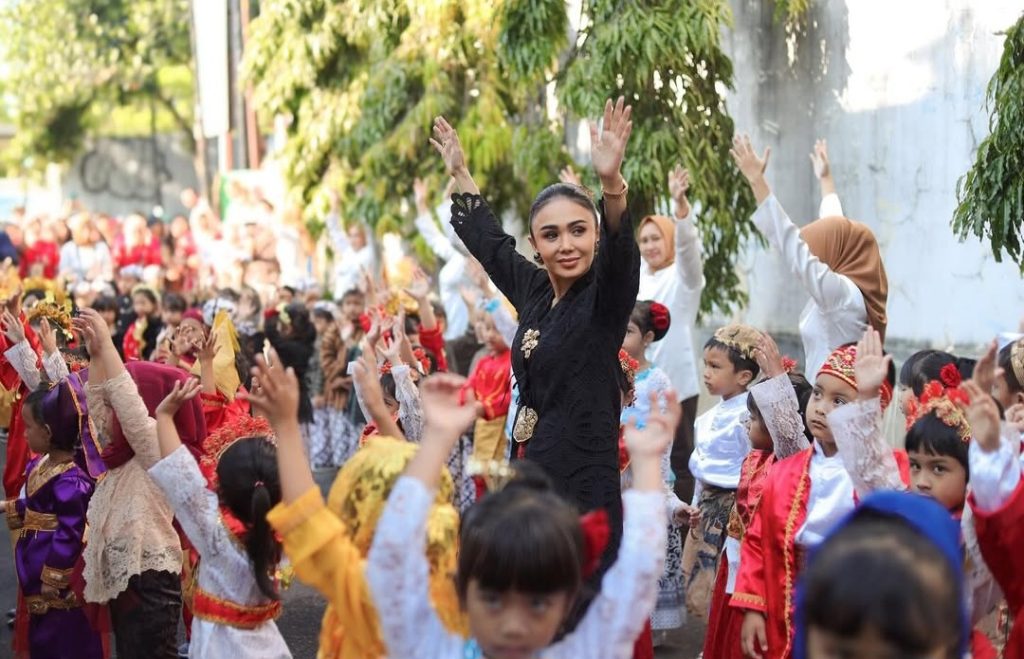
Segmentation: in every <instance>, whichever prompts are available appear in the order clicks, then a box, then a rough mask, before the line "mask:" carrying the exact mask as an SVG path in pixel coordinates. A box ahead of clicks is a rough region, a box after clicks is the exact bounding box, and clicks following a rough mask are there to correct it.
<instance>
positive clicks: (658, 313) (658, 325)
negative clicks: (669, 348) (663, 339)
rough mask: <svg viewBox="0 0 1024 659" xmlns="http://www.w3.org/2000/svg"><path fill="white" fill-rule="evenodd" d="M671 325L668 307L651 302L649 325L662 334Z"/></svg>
mask: <svg viewBox="0 0 1024 659" xmlns="http://www.w3.org/2000/svg"><path fill="white" fill-rule="evenodd" d="M671 323H672V319H671V316H670V314H669V311H668V307H666V306H665V305H664V304H662V303H660V302H651V325H652V326H653V327H654V329H656V330H658V331H659V332H664V331H665V330H667V329H668V327H669V325H670V324H671Z"/></svg>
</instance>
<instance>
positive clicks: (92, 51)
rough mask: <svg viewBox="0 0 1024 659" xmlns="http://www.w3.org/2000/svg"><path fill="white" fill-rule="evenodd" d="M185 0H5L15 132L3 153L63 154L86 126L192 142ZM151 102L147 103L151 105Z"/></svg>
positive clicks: (2, 19)
mask: <svg viewBox="0 0 1024 659" xmlns="http://www.w3.org/2000/svg"><path fill="white" fill-rule="evenodd" d="M189 13H190V10H189V2H188V0H11V2H8V3H5V6H4V7H3V9H2V10H0V43H2V44H3V46H2V48H3V59H4V61H6V63H7V66H8V79H7V81H6V87H7V89H8V91H9V92H10V94H12V95H13V97H14V103H13V105H14V107H15V113H16V126H17V136H16V138H15V139H14V141H13V143H12V145H11V148H10V150H9V153H8V157H9V158H12V159H14V160H16V161H18V162H21V161H22V160H23V159H25V158H26V157H28V156H33V160H34V161H35V162H37V163H40V164H43V163H45V162H47V161H54V162H66V161H68V160H70V159H72V158H74V156H75V155H77V153H78V152H79V150H80V149H81V147H82V143H83V140H84V139H85V137H86V136H87V135H90V134H147V133H149V130H150V108H151V107H152V108H153V109H154V110H155V113H156V115H155V117H156V127H157V130H159V131H168V130H176V131H180V132H181V134H182V135H183V137H184V138H185V140H186V141H187V143H188V144H189V145H190V146H192V147H193V148H194V143H193V142H192V106H193V103H194V100H193V92H192V74H191V71H190V62H191V59H192V48H191V44H190V39H189V20H190V19H189ZM151 104H152V105H151Z"/></svg>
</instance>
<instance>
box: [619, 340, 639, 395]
mask: <svg viewBox="0 0 1024 659" xmlns="http://www.w3.org/2000/svg"><path fill="white" fill-rule="evenodd" d="M619 368H621V369H622V374H623V375H624V376H626V392H625V393H626V398H628V399H629V400H628V401H626V403H625V404H626V405H627V406H629V405H632V404H633V403H634V402H635V401H636V370H637V369H638V368H640V362H638V361H637V360H635V359H633V358H632V357H630V356H629V353H628V352H626V351H625V350H623V349H621V348H619Z"/></svg>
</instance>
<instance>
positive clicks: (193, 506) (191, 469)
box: [149, 446, 292, 659]
mask: <svg viewBox="0 0 1024 659" xmlns="http://www.w3.org/2000/svg"><path fill="white" fill-rule="evenodd" d="M149 475H150V476H151V477H152V478H153V480H154V481H155V482H156V484H157V485H158V486H159V487H160V489H162V490H163V492H164V493H165V494H166V496H167V499H168V500H169V501H170V502H171V505H172V506H173V507H174V514H175V516H176V517H177V520H178V523H179V524H181V528H182V529H183V530H184V531H185V535H187V536H188V538H189V540H191V541H192V544H193V545H194V546H195V548H196V551H198V552H199V556H200V561H199V587H200V588H202V589H203V590H204V591H206V592H207V593H209V594H210V595H213V596H214V597H219V598H221V599H225V600H228V601H230V602H234V603H237V604H242V605H245V606H260V605H264V604H266V603H267V602H268V600H267V598H266V597H265V596H264V595H263V594H262V593H261V592H260V590H259V587H258V586H257V585H256V579H255V577H254V576H253V572H252V564H251V563H250V561H249V557H248V555H247V554H246V553H245V551H243V549H242V547H241V545H240V544H239V543H238V542H237V540H235V539H234V537H233V536H232V535H231V532H230V531H228V530H227V529H226V528H225V527H224V523H223V522H222V521H221V516H220V503H219V501H218V499H217V495H216V494H214V493H213V492H211V491H210V490H209V489H208V488H207V487H206V479H204V478H203V475H202V473H201V472H200V471H199V465H197V464H196V461H195V458H193V457H192V454H191V453H189V452H188V449H187V448H186V447H185V446H179V447H178V448H177V449H176V450H175V451H174V452H173V453H171V454H170V455H168V456H167V457H165V458H163V459H162V460H160V461H159V462H157V463H156V464H155V465H153V467H151V468H150V470H149ZM189 656H191V657H197V658H198V657H231V656H243V657H254V658H259V659H284V658H288V657H291V656H292V655H291V652H290V651H289V650H288V646H287V645H286V644H285V642H284V639H283V638H282V637H281V632H280V631H278V628H277V625H276V624H275V623H274V622H273V621H269V622H265V623H263V624H261V625H260V626H258V627H256V628H255V629H239V628H236V627H231V626H228V625H221V624H217V623H215V622H211V621H209V620H202V619H200V618H193V620H192V640H191V644H190V646H189Z"/></svg>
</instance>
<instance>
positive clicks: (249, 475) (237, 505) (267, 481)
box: [217, 437, 281, 600]
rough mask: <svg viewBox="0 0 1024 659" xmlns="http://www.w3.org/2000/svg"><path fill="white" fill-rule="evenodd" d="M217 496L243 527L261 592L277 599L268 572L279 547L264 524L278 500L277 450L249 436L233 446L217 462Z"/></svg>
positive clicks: (272, 533) (274, 562)
mask: <svg viewBox="0 0 1024 659" xmlns="http://www.w3.org/2000/svg"><path fill="white" fill-rule="evenodd" d="M217 478H218V480H219V481H220V483H219V486H218V491H217V492H218V495H219V496H220V499H221V501H222V502H223V503H224V504H225V505H226V506H227V507H228V509H229V510H230V511H231V514H232V515H234V516H235V517H237V518H238V519H239V521H241V522H242V523H243V524H245V525H246V527H247V529H248V532H247V533H246V536H245V551H246V553H247V554H248V555H249V560H251V561H252V571H253V576H254V577H255V578H256V585H257V586H258V587H259V589H260V592H261V593H263V594H264V595H265V596H266V597H267V598H269V599H272V600H277V599H280V595H279V594H278V593H277V589H276V588H275V586H274V582H273V580H272V579H271V573H272V572H273V571H274V570H276V569H277V563H278V561H279V560H280V558H281V544H280V543H279V542H278V541H277V538H276V536H275V535H274V531H273V529H271V528H270V524H269V523H268V522H267V513H268V512H270V509H271V508H273V507H274V506H275V505H277V504H278V503H279V502H280V501H281V480H280V478H279V476H278V473H277V449H276V448H275V447H274V445H273V444H271V443H270V441H269V440H268V439H267V438H266V437H248V438H245V439H241V440H239V441H237V442H235V443H234V444H232V445H231V446H230V447H228V449H227V450H226V451H224V454H223V455H222V456H221V457H220V460H219V461H218V462H217Z"/></svg>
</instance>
